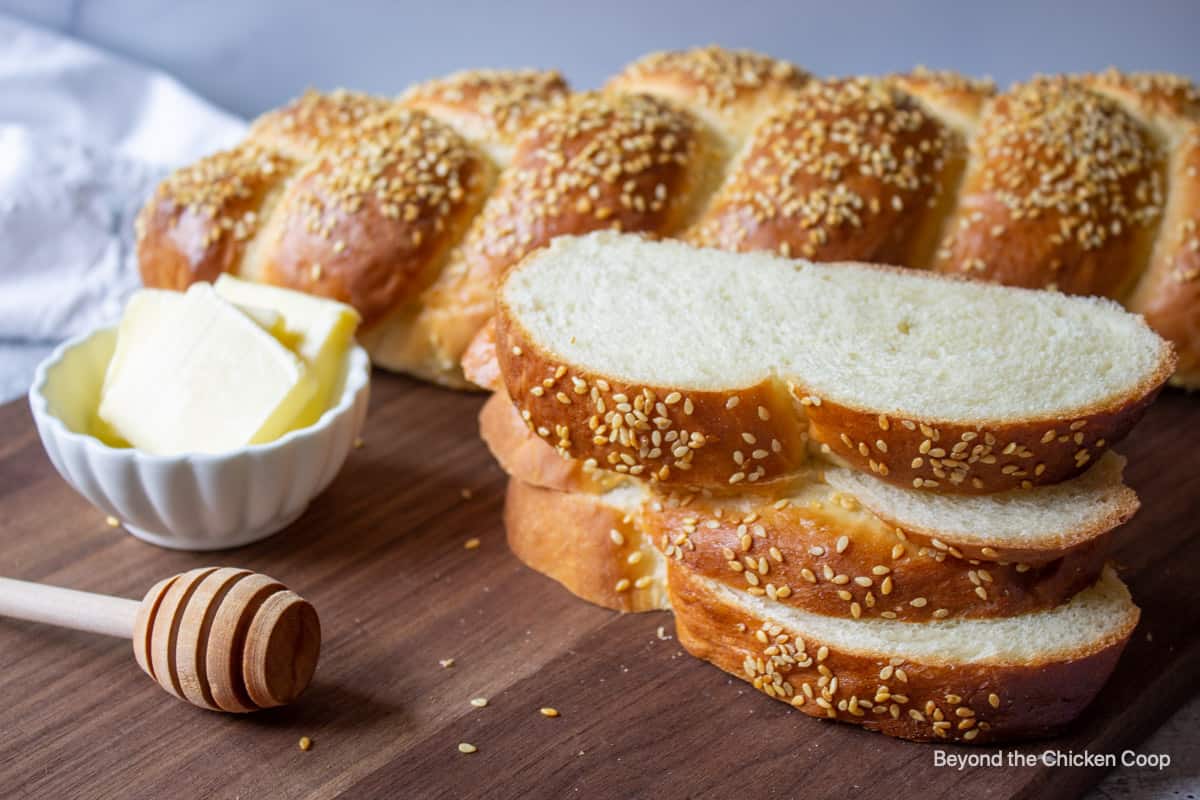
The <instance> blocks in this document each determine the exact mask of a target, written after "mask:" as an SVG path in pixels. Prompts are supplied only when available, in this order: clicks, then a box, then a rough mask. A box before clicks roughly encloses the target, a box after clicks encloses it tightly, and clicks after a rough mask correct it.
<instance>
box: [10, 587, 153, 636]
mask: <svg viewBox="0 0 1200 800" xmlns="http://www.w3.org/2000/svg"><path fill="white" fill-rule="evenodd" d="M140 606H141V603H139V602H137V601H136V600H126V599H125V598H123V597H110V596H108V595H106V594H91V593H90V592H77V591H75V590H74V589H62V588H60V587H57V586H47V585H45V584H42V583H29V582H28V581H16V580H12V579H11V578H0V616H3V617H16V618H17V619H26V620H29V621H31V622H44V623H47V624H49V625H58V626H60V627H63V628H74V629H75V630H79V631H91V632H92V633H102V634H104V635H105V636H117V637H120V638H122V639H129V638H132V636H133V621H134V619H135V618H136V617H137V612H138V608H139V607H140Z"/></svg>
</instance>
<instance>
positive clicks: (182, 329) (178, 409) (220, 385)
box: [99, 284, 317, 455]
mask: <svg viewBox="0 0 1200 800" xmlns="http://www.w3.org/2000/svg"><path fill="white" fill-rule="evenodd" d="M256 316H257V319H255V318H252V317H251V316H249V315H247V314H246V313H244V312H243V311H241V310H239V309H238V308H236V307H235V306H234V305H233V304H232V303H230V302H228V301H226V300H223V299H222V298H221V297H219V296H218V295H217V294H216V292H214V291H213V289H212V287H211V286H209V285H208V284H195V285H194V286H192V287H191V288H190V289H188V291H187V294H183V295H180V294H177V293H174V292H163V291H156V290H143V291H139V292H137V293H136V294H135V295H134V296H133V298H132V299H131V300H130V302H129V305H128V307H127V308H126V310H125V316H124V317H123V318H122V320H121V325H120V327H119V328H118V331H117V345H116V349H115V351H114V352H113V358H112V361H111V362H110V363H109V367H108V372H107V373H106V374H105V378H104V387H103V389H102V390H101V395H100V410H99V417H100V420H101V421H102V422H104V423H106V424H107V425H108V426H109V427H111V429H112V430H113V431H114V432H115V433H116V434H118V435H119V436H120V437H121V438H123V439H125V440H126V441H128V442H129V443H130V444H132V445H133V446H134V447H136V448H138V449H139V450H144V451H145V452H148V453H152V454H158V455H168V454H177V453H219V452H225V451H229V450H233V449H236V448H238V447H242V446H244V445H247V444H258V443H261V442H269V441H271V440H273V439H276V438H278V437H279V436H281V435H282V434H284V433H286V432H287V431H288V430H291V429H292V428H293V427H295V423H296V420H297V418H298V417H299V415H300V414H301V412H303V411H304V410H305V409H306V408H307V407H308V405H309V404H310V402H311V401H312V399H313V397H314V395H315V393H316V391H317V381H316V379H315V378H314V377H313V376H312V375H311V374H310V370H309V368H308V366H307V365H306V364H305V363H304V362H303V361H302V360H301V359H300V358H298V357H297V356H296V354H295V353H293V352H291V351H290V350H289V349H288V348H287V347H285V346H284V345H283V344H281V343H280V342H279V341H277V340H276V339H275V337H273V336H272V335H271V334H270V333H269V331H268V330H267V329H264V327H263V326H262V325H260V322H265V323H266V324H267V325H270V326H271V327H276V326H278V325H279V324H281V323H280V321H279V319H277V316H276V315H271V314H267V315H263V314H259V315H256ZM284 324H285V323H284Z"/></svg>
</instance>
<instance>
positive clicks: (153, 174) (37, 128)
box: [0, 15, 245, 401]
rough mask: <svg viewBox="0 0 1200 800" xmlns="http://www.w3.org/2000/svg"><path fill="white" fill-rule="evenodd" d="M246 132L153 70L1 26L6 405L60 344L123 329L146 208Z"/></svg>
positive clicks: (10, 22)
mask: <svg viewBox="0 0 1200 800" xmlns="http://www.w3.org/2000/svg"><path fill="white" fill-rule="evenodd" d="M244 130H245V123H244V122H242V121H241V120H239V119H237V118H236V117H233V116H231V115H229V114H226V113H225V112H223V111H220V110H218V109H217V108H215V107H213V106H211V105H209V104H208V103H206V102H204V101H203V100H201V99H200V98H198V97H196V96H195V95H194V94H192V93H191V92H189V91H188V90H187V89H185V88H184V87H183V86H181V85H180V84H179V83H177V82H176V81H174V80H173V79H171V78H170V77H168V76H166V75H164V74H163V73H161V72H158V71H157V70H152V69H148V68H146V67H142V66H138V65H135V64H132V63H130V62H128V61H125V60H122V59H120V58H118V57H115V56H112V55H110V54H107V53H103V52H101V51H99V50H97V49H95V48H93V47H90V46H88V45H84V44H81V43H79V42H76V41H73V40H71V39H67V38H64V37H62V36H59V35H57V34H52V33H49V32H47V31H44V30H42V29H40V28H36V27H34V26H31V25H28V24H26V23H23V22H19V21H17V20H14V19H12V18H10V17H6V16H4V15H0V401H3V400H8V399H11V398H12V397H15V396H17V395H19V394H21V393H23V392H24V391H25V390H26V389H27V388H28V385H29V380H30V378H31V377H32V374H33V367H34V366H35V365H36V363H37V361H38V360H39V359H40V357H41V356H42V355H44V354H45V353H46V352H48V350H49V349H50V348H51V347H52V346H53V344H54V343H55V342H57V341H60V340H61V339H63V338H66V337H69V336H74V335H76V334H79V333H84V332H86V331H88V330H91V329H92V328H95V327H97V326H99V325H103V324H107V323H110V322H113V321H115V320H116V319H117V318H119V316H120V313H121V308H122V307H123V305H124V301H125V298H126V297H127V296H128V295H129V293H130V292H131V291H133V289H134V288H135V287H136V286H137V285H138V277H137V266H136V264H135V263H134V259H133V247H132V245H133V219H134V217H135V215H136V214H137V211H138V209H139V208H140V207H141V204H142V203H143V202H144V200H145V198H146V197H147V196H148V195H149V194H150V192H152V191H153V189H154V186H155V185H156V184H157V183H158V181H159V180H161V179H162V177H163V176H164V175H165V174H166V172H167V171H168V170H169V169H170V168H171V167H174V166H176V165H179V164H184V163H187V162H189V161H192V160H194V159H196V158H199V157H200V156H202V155H204V154H206V153H209V152H212V151H214V150H217V149H220V148H222V147H226V146H229V145H230V144H232V143H233V142H235V141H237V139H238V138H239V137H240V136H241V135H242V134H243V132H244Z"/></svg>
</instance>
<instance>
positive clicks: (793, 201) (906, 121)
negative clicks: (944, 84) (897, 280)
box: [689, 78, 965, 265]
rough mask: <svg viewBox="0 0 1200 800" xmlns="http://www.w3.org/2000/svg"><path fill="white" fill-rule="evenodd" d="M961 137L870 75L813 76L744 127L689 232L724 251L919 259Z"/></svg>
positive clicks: (926, 249)
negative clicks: (734, 156)
mask: <svg viewBox="0 0 1200 800" xmlns="http://www.w3.org/2000/svg"><path fill="white" fill-rule="evenodd" d="M964 155H965V145H964V143H963V141H962V139H961V137H960V136H959V135H958V134H956V133H955V132H954V131H952V130H950V129H948V128H946V127H945V126H944V125H942V124H941V123H940V122H938V120H937V119H935V118H934V117H932V116H931V115H929V114H928V113H926V111H925V110H924V109H923V107H922V106H921V105H920V104H918V103H917V102H916V101H915V100H913V99H912V98H911V97H909V96H908V95H906V94H904V93H903V92H901V91H899V90H897V89H896V88H894V87H892V86H891V85H890V84H889V83H888V82H887V81H885V80H881V79H870V78H855V79H847V80H834V81H813V82H810V83H809V84H808V85H806V86H805V87H804V88H803V89H802V90H801V91H800V92H799V93H798V94H797V95H796V97H795V99H794V100H792V101H790V102H788V103H787V104H785V105H784V106H783V107H782V108H780V109H778V110H777V111H775V112H773V113H772V114H770V115H769V116H768V117H766V118H765V119H764V120H762V122H760V123H759V124H758V125H757V126H756V127H755V129H754V134H753V137H752V138H751V140H750V142H749V144H748V146H747V149H746V150H745V151H744V152H743V153H742V155H741V156H740V157H739V158H738V160H737V162H736V163H735V164H734V165H733V166H732V168H731V170H730V174H729V176H728V178H727V180H726V182H725V183H724V184H723V185H722V187H721V189H720V191H719V192H718V194H717V196H716V198H715V199H714V200H713V202H712V204H711V205H710V206H709V209H708V211H707V212H706V213H705V215H704V217H703V218H702V219H701V221H700V223H699V224H698V226H697V227H696V229H695V230H694V231H693V232H692V233H691V234H690V235H689V238H691V239H692V240H693V241H695V242H696V243H697V244H700V245H704V246H709V247H719V248H721V249H724V250H736V251H748V250H771V251H776V252H779V253H780V254H782V255H784V256H797V257H799V256H803V257H804V258H808V259H813V260H817V261H839V260H857V261H876V262H884V263H889V264H906V265H908V264H923V263H925V262H926V261H927V260H928V258H929V253H930V252H931V251H932V250H933V247H934V243H935V241H936V235H937V232H938V229H939V223H940V218H941V216H940V214H938V213H937V212H940V211H941V210H942V208H941V205H940V201H941V200H942V198H943V195H949V194H952V191H953V188H954V186H955V184H956V182H957V176H958V173H959V171H960V168H961V164H962V161H963V158H964Z"/></svg>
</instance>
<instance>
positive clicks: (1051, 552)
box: [479, 391, 1139, 612]
mask: <svg viewBox="0 0 1200 800" xmlns="http://www.w3.org/2000/svg"><path fill="white" fill-rule="evenodd" d="M479 429H480V434H481V435H482V437H483V440H484V441H485V442H486V443H487V445H488V447H489V448H490V449H491V451H492V454H493V455H494V456H495V457H496V460H497V461H499V462H500V465H501V466H502V467H503V468H504V470H505V471H506V472H507V473H508V474H509V475H512V476H513V477H514V478H516V479H518V480H520V481H522V482H524V483H528V484H532V485H533V486H540V487H543V488H549V489H555V490H557V491H560V492H583V493H602V492H606V491H609V490H611V489H613V488H615V487H617V486H620V485H628V484H633V483H637V482H638V481H636V479H633V478H630V477H628V476H627V475H624V476H623V475H620V474H617V473H613V472H609V471H606V470H602V469H597V468H589V467H588V466H586V465H585V464H584V462H580V461H577V460H574V459H569V458H564V457H563V456H562V454H561V453H560V452H559V451H557V450H556V449H555V448H554V447H552V446H550V445H549V444H547V443H546V441H545V440H544V439H543V438H542V437H539V436H537V435H536V434H535V433H533V432H531V431H530V430H529V427H528V426H527V425H526V423H525V422H524V421H523V420H522V419H521V417H520V415H519V414H518V413H517V411H516V410H515V409H514V408H513V405H512V403H511V402H510V401H509V400H508V397H507V396H506V395H505V394H504V393H503V392H502V391H501V392H497V393H496V394H495V395H493V396H492V397H491V398H489V399H488V401H487V402H486V403H485V404H484V407H483V410H482V411H481V412H480V415H479ZM1124 465H1125V459H1124V458H1123V457H1122V456H1120V455H1118V454H1117V453H1114V452H1111V451H1110V452H1107V453H1105V454H1104V455H1103V456H1102V457H1101V458H1100V460H1099V461H1098V462H1097V463H1096V464H1095V465H1094V466H1093V467H1092V468H1091V469H1089V470H1088V471H1087V472H1085V473H1083V475H1080V476H1079V477H1078V478H1073V479H1071V480H1069V481H1066V482H1064V483H1061V484H1056V485H1054V486H1044V487H1039V488H1037V489H1030V490H1016V491H1010V492H1003V493H998V494H993V495H979V496H969V495H947V496H943V495H937V494H933V493H930V492H920V491H914V490H912V489H900V488H898V487H895V486H892V485H890V484H887V483H885V482H883V481H879V480H877V479H874V478H871V477H870V476H868V475H865V474H863V473H859V472H855V471H853V470H848V469H839V468H827V467H826V466H825V465H823V464H821V463H820V462H813V463H812V464H811V465H810V467H811V468H809V469H806V470H804V471H802V472H799V473H796V474H795V475H794V477H793V479H792V480H789V481H786V482H775V483H773V484H771V485H770V486H766V487H755V488H756V489H757V490H756V491H750V490H749V488H750V487H748V488H747V489H746V490H743V491H742V492H739V493H737V494H730V493H720V494H711V493H703V492H702V493H699V496H697V497H696V498H694V500H695V502H696V503H697V504H698V505H697V507H700V506H705V507H708V508H709V509H711V510H714V512H715V513H719V514H721V515H723V516H724V518H725V519H726V520H729V519H734V518H740V517H745V516H748V515H752V514H761V513H767V514H772V513H777V512H778V510H779V509H776V508H774V506H775V505H776V504H778V503H780V502H784V503H785V506H788V507H791V508H792V509H793V510H792V511H790V512H788V513H793V514H794V513H799V512H797V511H796V510H795V509H796V508H800V509H803V510H804V511H808V510H814V506H815V507H816V508H815V510H816V511H820V510H821V509H822V508H824V509H827V510H826V511H824V512H823V513H825V514H828V513H831V512H830V511H828V509H833V510H837V511H838V512H839V513H842V514H847V513H849V512H848V511H847V510H846V509H847V507H855V506H857V505H859V504H860V503H861V505H862V506H865V508H866V509H868V510H869V512H870V513H868V512H867V511H863V510H861V509H855V512H854V519H853V520H850V521H848V522H847V521H846V520H842V521H840V522H839V523H838V524H835V525H830V524H829V523H828V522H824V523H820V524H816V523H813V524H816V525H817V528H818V529H831V528H832V529H836V528H837V527H838V526H839V525H846V526H847V527H849V528H851V529H855V528H862V527H864V525H866V523H865V522H863V520H864V519H865V518H866V517H870V516H871V515H872V514H873V515H874V517H877V518H878V519H877V520H874V521H873V523H872V525H871V527H872V528H873V529H881V530H883V531H884V532H885V533H886V534H887V535H888V536H898V537H903V539H904V541H905V542H906V543H908V544H910V545H912V546H913V547H915V548H916V549H917V553H918V555H921V554H923V553H928V554H930V555H931V556H932V557H935V558H955V559H960V560H967V561H978V562H994V563H999V564H1001V565H1007V564H1012V565H1013V566H1014V567H1015V568H1017V569H1020V570H1021V571H1022V572H1024V571H1027V570H1028V569H1031V568H1035V567H1036V568H1040V567H1042V566H1043V565H1046V564H1049V563H1050V562H1056V561H1058V560H1059V559H1062V558H1063V557H1064V556H1066V555H1069V554H1071V553H1072V552H1073V551H1074V550H1076V549H1078V548H1081V547H1090V546H1091V545H1092V543H1094V542H1096V541H1097V540H1100V539H1103V538H1104V537H1105V536H1106V535H1107V534H1108V533H1109V532H1110V531H1112V530H1113V529H1114V528H1116V527H1117V526H1119V525H1121V524H1123V523H1125V522H1126V521H1128V520H1129V519H1130V518H1132V517H1133V515H1134V514H1135V513H1136V512H1137V510H1138V505H1139V504H1138V499H1137V495H1136V494H1135V493H1134V492H1133V490H1132V489H1130V488H1129V487H1128V486H1125V485H1124V483H1123V482H1122V471H1123V468H1124ZM662 489H663V487H659V497H658V501H657V502H658V503H659V505H661V506H663V507H668V508H669V507H670V506H671V505H672V504H673V503H674V504H678V503H680V502H684V501H686V502H691V500H689V499H688V497H689V495H688V493H686V492H675V493H671V494H668V493H664V492H663V491H662ZM684 516H687V515H684ZM879 520H882V521H883V523H886V525H884V524H882V523H880V521H879ZM677 523H680V520H678V519H676V520H674V521H673V522H672V521H670V520H667V521H664V522H662V523H660V524H659V526H658V527H659V534H661V533H663V532H665V531H664V530H663V527H664V526H666V525H668V524H677ZM839 535H840V534H839ZM836 539H837V535H834V536H833V537H832V538H831V539H830V540H829V541H815V542H813V543H812V544H813V545H814V546H817V545H820V546H832V544H833V543H834V541H835V540H836ZM895 544H896V543H895V542H892V541H888V542H887V543H886V547H885V548H884V552H887V551H889V550H891V549H892V548H893V547H894V546H895ZM922 551H923V552H922ZM818 566H820V565H818ZM1032 577H1033V576H1027V579H1028V578H1032ZM915 596H917V595H914V597H915ZM937 608H939V606H936V605H934V606H930V607H929V608H928V611H930V612H932V611H934V610H936V609H937Z"/></svg>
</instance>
